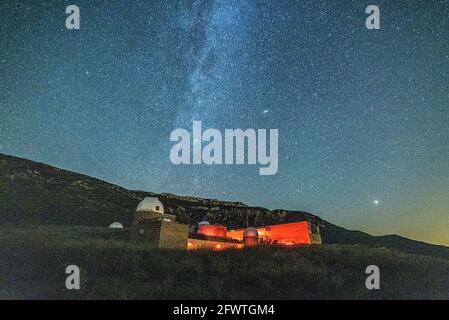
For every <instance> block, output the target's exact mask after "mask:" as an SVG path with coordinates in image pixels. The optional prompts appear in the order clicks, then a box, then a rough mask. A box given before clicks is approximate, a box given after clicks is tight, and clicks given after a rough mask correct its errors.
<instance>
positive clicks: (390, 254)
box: [0, 226, 449, 299]
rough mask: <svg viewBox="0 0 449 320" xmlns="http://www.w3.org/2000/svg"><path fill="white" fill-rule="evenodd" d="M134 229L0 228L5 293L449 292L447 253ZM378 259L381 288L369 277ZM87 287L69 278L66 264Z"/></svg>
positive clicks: (297, 295) (396, 295)
mask: <svg viewBox="0 0 449 320" xmlns="http://www.w3.org/2000/svg"><path fill="white" fill-rule="evenodd" d="M127 239H128V233H127V231H126V230H111V229H105V228H87V227H32V226H30V227H21V228H20V229H17V228H12V227H11V228H8V227H1V228H0V275H1V278H0V298H1V299H13V298H14V299H96V298H97V299H448V298H449V260H447V259H444V258H436V257H429V256H420V255H413V254H405V253H401V252H399V251H395V250H391V249H385V248H369V247H365V246H344V245H322V246H302V247H283V248H278V247H257V248H251V249H243V250H228V251H223V252H211V251H195V252H188V251H184V250H163V249H158V248H151V247H148V246H143V245H136V244H133V243H130V242H129V241H128V240H127ZM371 264H374V265H378V266H379V267H380V270H381V289H380V290H375V291H370V290H367V289H366V287H365V279H366V277H367V275H366V274H365V268H366V267H367V266H368V265H371ZM68 265H77V266H79V267H80V269H81V289H80V290H67V289H66V288H65V279H66V277H67V275H66V274H65V268H66V266H68Z"/></svg>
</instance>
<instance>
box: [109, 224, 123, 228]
mask: <svg viewBox="0 0 449 320" xmlns="http://www.w3.org/2000/svg"><path fill="white" fill-rule="evenodd" d="M109 228H112V229H123V225H122V224H121V223H120V222H113V223H111V224H110V225H109Z"/></svg>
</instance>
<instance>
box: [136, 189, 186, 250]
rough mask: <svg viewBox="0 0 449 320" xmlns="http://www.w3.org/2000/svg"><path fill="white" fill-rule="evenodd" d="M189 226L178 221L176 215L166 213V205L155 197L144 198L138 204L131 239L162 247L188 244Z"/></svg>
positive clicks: (179, 246)
mask: <svg viewBox="0 0 449 320" xmlns="http://www.w3.org/2000/svg"><path fill="white" fill-rule="evenodd" d="M188 236H189V226H188V225H186V224H182V223H177V222H176V216H174V215H171V214H166V213H165V212H164V206H163V204H162V203H161V202H160V201H159V199H158V198H155V197H147V198H145V199H143V200H142V201H141V202H140V203H139V205H138V206H137V210H136V214H135V215H134V219H133V222H132V229H131V239H132V240H134V241H143V242H147V243H150V244H153V245H155V246H158V247H161V248H181V249H184V248H186V246H187V238H188Z"/></svg>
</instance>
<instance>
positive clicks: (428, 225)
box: [0, 0, 449, 245]
mask: <svg viewBox="0 0 449 320" xmlns="http://www.w3.org/2000/svg"><path fill="white" fill-rule="evenodd" d="M71 4H76V5H77V6H79V8H80V11H81V29H80V30H67V29H66V28H65V19H66V17H67V15H66V14H65V8H66V6H68V5H71ZM370 4H375V5H378V6H379V7H380V11H381V29H380V30H367V29H366V27H365V19H366V17H367V16H368V15H367V14H366V13H365V8H366V7H367V6H368V5H370ZM192 120H201V121H202V123H203V127H204V128H218V129H220V130H224V129H225V128H231V129H233V128H243V129H246V128H255V129H271V128H274V129H279V170H278V173H277V174H276V175H273V176H260V175H259V171H258V168H259V167H258V166H248V165H243V166H238V165H221V166H220V165H214V166H206V165H201V166H193V165H190V166H188V165H186V166H175V165H173V164H172V163H171V162H170V159H169V153H170V149H171V147H172V146H173V144H174V143H173V142H170V140H169V137H170V132H171V131H172V130H174V129H176V128H186V129H188V130H189V131H191V128H192ZM0 152H1V153H6V154H11V155H15V156H19V157H24V158H28V159H32V160H36V161H40V162H44V163H47V164H50V165H54V166H58V167H61V168H64V169H67V170H72V171H76V172H80V173H84V174H87V175H90V176H94V177H97V178H100V179H104V180H107V181H109V182H113V183H116V184H119V185H121V186H124V187H127V188H132V189H142V190H146V191H153V192H171V193H175V194H183V195H194V196H201V197H210V198H218V199H223V200H235V201H242V202H245V203H247V204H249V205H252V206H263V207H267V208H284V209H295V210H306V211H309V212H312V213H314V214H317V215H319V216H321V217H322V218H324V219H326V220H329V221H331V222H333V223H336V224H338V225H341V226H343V227H346V228H350V229H360V230H363V231H367V232H370V233H373V234H389V233H396V234H401V235H404V236H408V237H411V238H415V239H420V240H424V241H428V242H433V243H442V244H446V245H449V160H448V159H449V1H436V0H433V1H401V0H398V1H377V0H373V1H369V2H368V1H360V0H358V1H331V0H328V1H318V0H313V1H279V0H276V1H274V0H273V1H267V0H264V1H262V0H260V1H242V0H238V1H230V0H223V1H172V0H170V1H162V0H161V1H150V0H142V1H137V0H136V1H124V0H123V1H111V0H108V1H99V0H89V1H82V0H72V1H62V0H59V1H31V0H30V1H12V0H2V1H1V2H0Z"/></svg>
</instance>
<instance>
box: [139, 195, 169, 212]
mask: <svg viewBox="0 0 449 320" xmlns="http://www.w3.org/2000/svg"><path fill="white" fill-rule="evenodd" d="M137 211H153V212H159V213H164V206H163V205H162V202H160V201H159V199H158V198H156V197H146V198H145V199H143V200H142V201H141V202H140V203H139V205H138V206H137Z"/></svg>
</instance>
